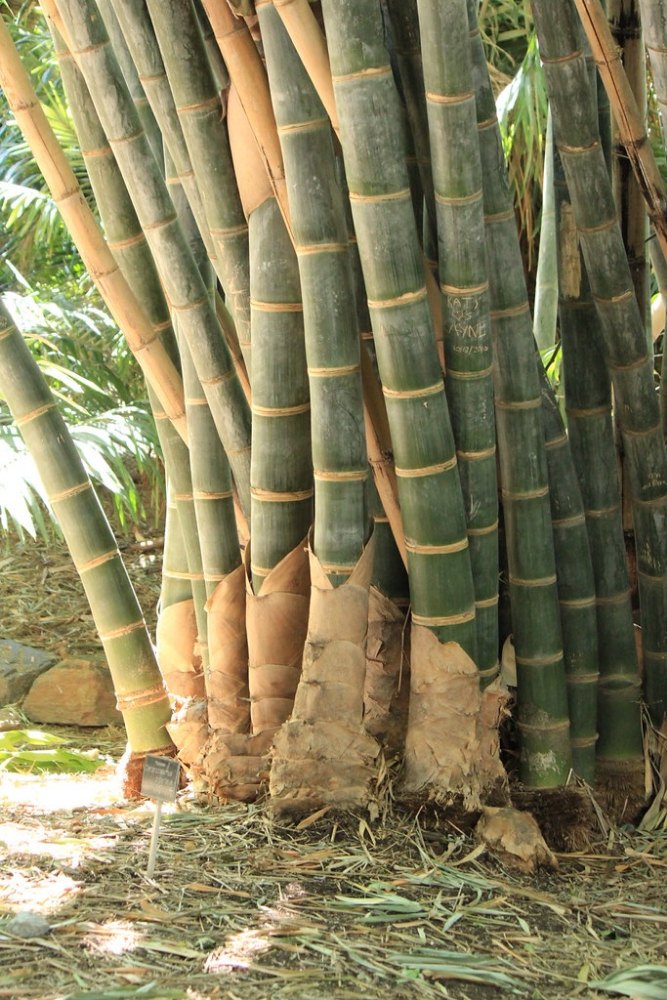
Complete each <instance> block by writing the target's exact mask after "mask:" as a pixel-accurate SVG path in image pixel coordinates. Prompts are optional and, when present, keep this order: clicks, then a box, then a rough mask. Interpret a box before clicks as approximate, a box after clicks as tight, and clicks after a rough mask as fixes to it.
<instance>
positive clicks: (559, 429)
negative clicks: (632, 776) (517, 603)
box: [537, 261, 599, 782]
mask: <svg viewBox="0 0 667 1000" xmlns="http://www.w3.org/2000/svg"><path fill="white" fill-rule="evenodd" d="M555 263H556V262H555V261H554V264H555ZM537 364H538V366H539V367H540V369H541V370H542V372H543V374H542V422H543V424H544V434H545V441H546V446H547V472H548V475H549V501H550V504H551V523H552V526H553V534H554V552H555V556H556V573H557V576H558V600H559V603H560V620H561V627H562V631H563V653H564V657H565V675H566V680H567V695H568V698H567V700H568V708H569V714H570V742H571V745H572V766H573V767H574V770H575V771H576V773H577V774H578V775H579V776H580V777H581V778H584V779H585V780H586V781H588V782H592V781H593V779H594V777H595V749H596V744H597V741H598V721H597V717H598V677H599V662H598V637H597V615H596V595H595V578H594V575H593V561H592V558H591V550H590V546H589V542H588V534H587V531H586V517H585V514H584V503H583V499H582V495H581V489H580V487H579V481H578V479H577V473H576V469H575V465H574V461H573V457H572V453H571V451H570V442H569V440H568V437H567V433H566V431H565V427H564V424H563V418H562V417H561V414H560V410H559V408H558V402H557V400H556V397H555V395H554V392H553V390H552V388H551V385H550V384H549V380H548V378H547V375H546V373H544V369H542V363H541V361H540V359H539V357H538V358H537Z"/></svg>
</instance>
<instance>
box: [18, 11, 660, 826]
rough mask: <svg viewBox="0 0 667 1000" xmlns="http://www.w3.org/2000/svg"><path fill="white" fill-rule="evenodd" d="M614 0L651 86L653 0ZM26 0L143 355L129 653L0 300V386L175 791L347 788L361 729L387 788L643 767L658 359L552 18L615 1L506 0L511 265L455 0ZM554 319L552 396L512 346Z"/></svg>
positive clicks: (328, 801) (28, 102)
mask: <svg viewBox="0 0 667 1000" xmlns="http://www.w3.org/2000/svg"><path fill="white" fill-rule="evenodd" d="M612 6H613V5H612ZM640 6H641V14H642V17H643V19H644V32H645V39H646V43H647V46H648V50H649V54H650V58H651V67H652V74H653V81H654V86H655V94H656V97H657V101H658V106H659V108H663V105H664V102H665V101H666V100H667V97H666V96H665V79H667V75H666V74H667V71H666V69H665V66H664V65H663V63H664V59H665V55H664V54H665V52H666V51H667V0H650V2H649V0H642V3H641V4H640ZM41 8H42V11H43V14H44V16H45V17H46V18H47V21H48V25H49V28H50V30H51V33H52V36H53V44H54V46H55V51H56V53H57V57H58V61H59V65H60V71H61V74H62V80H63V85H64V89H65V93H66V96H67V101H68V104H69V108H70V111H71V115H72V117H73V121H74V125H75V128H76V132H77V135H78V139H79V143H80V147H81V150H82V153H83V157H84V160H85V164H86V168H87V171H88V175H89V178H90V183H91V186H92V190H93V192H94V198H95V211H91V209H90V208H89V207H88V205H87V203H86V201H85V199H84V197H83V195H82V193H81V191H80V190H79V188H78V185H77V182H76V180H75V178H74V175H73V174H72V172H71V170H70V169H69V167H68V165H67V162H66V160H65V159H64V156H63V154H62V152H61V150H60V149H59V148H58V145H57V142H56V141H55V139H54V137H53V135H52V133H51V132H50V129H49V126H48V124H47V121H46V118H45V117H44V115H43V113H42V111H41V108H40V106H39V104H38V102H37V99H36V97H35V95H34V92H33V91H32V87H31V84H30V80H29V78H28V75H27V73H26V72H25V70H24V69H23V67H22V65H21V63H20V61H19V59H18V56H17V54H16V51H15V50H14V48H13V46H12V43H11V38H10V34H9V32H8V29H7V25H6V23H5V22H2V21H0V85H1V86H2V88H3V90H4V92H5V96H6V98H7V101H8V102H9V104H10V106H11V108H12V112H13V114H14V116H15V121H16V123H17V125H18V126H19V127H20V129H21V130H22V131H23V134H24V136H25V138H26V140H27V141H28V143H29V144H30V146H31V148H32V150H33V153H34V156H35V158H36V160H37V163H38V165H39V167H40V169H41V170H42V172H43V174H44V177H45V178H46V181H47V183H48V185H49V187H50V189H51V193H52V196H53V198H54V200H55V201H56V203H57V204H58V206H59V208H60V210H61V212H62V215H63V217H64V219H65V221H66V223H67V225H68V227H69V229H70V232H71V234H72V237H73V239H74V241H75V242H76V244H77V246H78V248H79V251H80V253H81V256H82V258H83V260H84V263H85V265H86V267H87V268H88V270H89V273H90V275H91V276H92V278H93V279H94V281H95V282H96V283H97V285H98V288H99V290H100V292H101V294H102V296H103V297H104V299H105V301H106V303H107V305H108V307H109V309H110V311H111V313H112V315H113V316H114V318H115V320H116V322H117V323H118V325H119V327H120V328H121V330H122V331H123V333H124V334H125V336H126V337H127V340H128V343H129V345H130V347H131V349H132V351H133V352H134V353H135V355H136V357H137V360H138V361H139V364H140V365H141V367H142V370H143V372H144V374H145V377H146V382H147V389H148V394H149V399H150V403H151V406H152V409H153V414H154V417H155V421H156V426H157V429H158V434H159V439H160V443H161V448H162V453H163V458H164V464H165V470H166V476H167V481H168V503H167V511H166V523H165V543H164V559H163V577H162V594H161V599H160V606H159V621H158V627H157V635H156V650H157V653H156V655H154V652H153V647H152V646H151V643H150V641H149V637H148V634H147V632H146V628H145V625H144V622H143V617H142V613H141V610H140V609H139V608H138V606H137V604H136V599H135V598H134V595H133V593H132V590H131V587H130V584H129V581H128V579H127V577H126V575H125V573H124V570H123V567H122V563H121V561H120V557H119V555H118V550H117V548H116V546H115V543H114V540H113V537H112V536H111V535H110V531H109V528H108V525H107V524H106V522H105V520H104V516H103V514H102V512H101V508H100V507H99V504H98V503H97V501H96V499H95V496H94V492H93V491H92V489H91V486H90V482H89V481H88V479H87V477H86V475H85V472H84V470H83V467H82V465H81V463H80V461H79V460H78V458H77V455H76V453H75V451H74V449H73V446H72V444H71V442H70V440H69V438H68V436H67V431H66V428H65V426H64V424H63V422H62V420H61V419H60V417H59V416H58V412H57V408H56V406H55V403H54V400H53V397H52V396H51V395H50V392H49V389H48V387H47V385H46V383H45V382H44V381H43V379H42V378H41V376H40V375H39V372H38V370H37V367H36V365H35V363H34V361H33V359H32V356H31V354H30V351H29V350H28V349H27V348H26V346H25V343H24V341H23V339H22V337H21V333H20V331H18V330H17V328H16V325H15V323H14V321H13V319H12V317H11V316H10V315H9V313H8V312H7V310H6V309H5V308H4V307H3V308H2V311H1V312H0V390H1V391H2V394H3V396H4V398H5V400H6V402H7V404H8V405H9V407H10V409H11V411H12V414H13V416H14V418H15V420H16V423H17V425H18V427H19V428H20V431H21V434H22V435H23V436H24V438H25V441H26V444H27V446H28V448H29V449H30V451H31V453H32V455H33V457H34V459H35V462H36V463H37V466H38V469H39V472H40V474H41V476H42V478H43V480H44V483H45V486H46V489H47V491H48V495H49V497H50V501H51V504H52V505H53V508H54V511H55V513H56V515H57V517H58V519H59V521H60V523H61V526H62V529H63V532H64V534H65V537H66V540H67V543H68V545H69V547H70V550H71V553H72V558H73V559H74V562H75V564H76V567H77V569H78V571H79V573H80V574H81V578H82V580H83V583H84V587H85V590H86V594H87V596H88V598H89V600H90V604H91V608H92V611H93V615H94V617H95V621H96V625H97V627H98V630H99V633H100V638H101V640H102V643H103V645H104V649H105V652H106V655H107V658H108V661H109V665H110V668H111V671H112V675H113V679H114V684H115V687H116V691H117V696H118V702H119V706H120V708H121V710H122V711H123V713H124V718H125V721H126V724H127V732H128V739H129V745H130V749H131V751H132V759H133V761H134V762H135V764H136V769H139V770H140V766H141V760H142V758H143V755H144V754H145V753H146V752H147V751H151V752H155V753H166V754H173V753H177V754H178V756H179V757H180V759H181V761H182V762H183V764H184V766H185V767H186V769H187V770H188V772H189V774H190V776H191V777H192V779H193V781H194V782H195V784H196V786H197V787H199V788H201V789H205V790H207V792H208V793H209V794H211V795H212V796H215V797H216V798H218V799H220V800H223V801H225V800H230V799H235V800H243V801H253V800H254V799H256V798H257V797H258V796H261V797H268V799H269V801H270V805H271V808H272V809H273V810H274V811H275V812H276V813H277V814H306V813H312V812H313V811H315V810H317V809H320V808H323V807H327V806H330V807H337V808H342V809H349V808H359V807H369V808H371V810H372V808H373V801H374V798H375V796H376V795H377V789H378V786H379V784H381V780H382V777H383V775H384V774H385V772H386V762H387V761H393V762H398V764H399V770H398V774H399V776H400V778H399V780H398V782H397V784H396V786H395V792H394V794H397V795H400V796H401V797H402V798H403V799H405V800H406V801H408V802H416V803H420V802H424V801H427V800H433V801H435V802H437V803H440V804H442V805H447V804H450V803H461V802H462V803H463V804H464V807H465V808H466V809H471V810H473V811H474V810H475V809H476V808H478V807H479V805H480V803H484V802H496V803H498V802H504V801H507V797H508V782H507V776H506V771H505V768H504V766H503V762H507V761H509V762H510V763H511V764H512V767H511V769H510V770H511V771H512V776H513V783H519V785H520V786H522V787H523V788H526V789H528V790H538V791H540V792H541V793H543V794H547V793H548V791H549V790H551V789H556V790H558V789H562V788H563V786H565V785H566V784H567V783H568V782H569V781H570V780H571V776H572V774H576V775H578V776H579V777H580V778H583V779H585V780H586V781H587V782H589V783H595V782H597V783H598V785H599V786H604V785H606V786H607V787H610V788H614V787H615V788H617V789H618V788H620V789H623V790H626V791H627V789H628V788H633V789H635V790H637V789H638V790H639V791H638V793H637V794H638V795H639V798H640V799H641V797H642V795H643V786H644V740H643V730H642V703H643V704H644V705H645V706H646V709H647V712H646V714H645V718H644V726H645V727H646V726H648V727H649V728H652V729H654V730H655V731H659V729H660V726H661V725H662V723H663V716H664V713H665V710H666V709H667V454H666V451H665V436H664V435H665V428H666V427H667V396H666V395H665V385H666V384H667V381H666V379H667V365H664V366H663V376H662V392H661V391H660V379H659V377H656V371H655V368H654V360H655V359H654V351H653V342H652V340H651V335H650V329H649V324H648V319H647V309H646V302H645V298H646V294H647V293H646V288H647V287H648V286H647V283H646V280H645V281H644V286H643V287H644V291H643V292H642V291H641V289H640V288H639V287H638V286H637V285H636V283H633V273H631V270H630V266H629V257H628V255H629V253H630V252H631V247H630V246H629V243H628V240H627V238H625V239H624V237H626V236H627V232H626V230H627V227H625V228H623V227H622V226H621V225H620V224H619V220H620V221H622V220H621V214H622V213H621V209H620V206H619V202H618V198H617V197H615V186H616V191H618V182H617V179H616V175H615V172H614V171H615V167H614V163H613V162H612V160H613V157H612V156H611V151H612V150H613V148H614V144H613V142H611V141H610V139H609V136H610V135H611V130H612V122H611V118H610V114H609V102H608V101H607V99H606V94H605V91H604V88H603V87H602V85H601V83H600V80H599V79H597V72H596V54H595V52H594V53H593V54H591V50H590V48H589V44H592V42H590V43H589V40H588V39H587V37H586V35H585V33H584V30H583V27H582V20H583V24H584V26H585V25H586V23H587V22H586V17H585V16H584V15H588V16H589V17H590V18H592V17H593V15H595V16H598V15H599V16H602V18H603V20H604V23H605V25H606V24H607V15H606V14H604V13H603V9H602V7H601V5H600V3H599V0H577V2H576V4H575V2H574V0H562V2H560V3H557V4H555V3H553V2H551V0H533V4H532V8H533V15H534V18H535V23H536V28H537V35H538V40H539V45H540V54H541V58H542V61H543V65H544V72H545V76H546V81H547V88H548V95H549V104H550V113H549V132H548V137H547V143H546V145H545V163H544V182H543V189H544V196H543V215H542V233H541V242H540V265H539V270H538V281H537V289H536V291H535V292H534V293H533V291H532V290H530V289H529V287H528V285H527V281H526V271H525V267H524V258H523V255H522V248H521V244H520V240H519V235H518V232H517V222H516V216H515V210H514V204H513V199H512V191H511V188H510V185H509V182H508V176H507V169H506V166H505V161H504V156H503V147H502V138H501V135H500V131H499V127H498V118H497V114H496V105H495V96H494V92H493V89H492V85H491V80H490V77H489V73H488V69H487V63H486V58H485V53H484V48H483V45H482V40H481V37H480V32H479V29H478V23H477V18H478V3H477V0H382V2H381V0H321V3H319V2H317V3H309V2H308V0H272V2H271V0H254V3H251V2H250V0H229V2H227V0H97V2H95V0H42V3H41ZM577 8H579V12H578V10H577ZM580 14H581V18H580ZM610 16H611V13H610ZM597 61H598V62H600V59H599V58H598V59H597ZM626 82H627V81H626ZM613 105H614V101H613V100H612V106H613ZM614 110H615V111H616V110H617V107H614ZM621 110H623V109H621ZM613 127H614V128H615V127H616V126H613ZM619 127H620V126H619ZM644 134H645V133H644ZM657 185H658V194H659V196H660V197H662V198H663V201H662V202H661V204H660V205H659V209H660V211H658V212H657V213H656V203H655V200H654V201H653V202H651V199H650V197H649V205H648V212H649V215H650V217H651V219H652V220H653V222H654V225H655V226H656V231H658V230H660V226H661V223H660V218H661V217H662V219H663V221H664V216H665V206H667V199H665V198H664V192H662V191H661V189H660V185H661V182H660V181H659V179H658V182H657ZM653 193H654V195H655V189H653ZM635 211H639V212H640V213H643V212H645V208H644V206H643V205H642V204H641V203H640V204H639V207H638V208H637V206H636V205H635ZM651 212H653V214H651ZM641 218H642V219H645V218H646V215H645V214H644V215H642V216H641ZM645 225H646V223H645V222H644V221H642V222H641V224H640V228H641V226H644V227H645ZM642 231H643V230H642ZM661 246H662V241H661V240H660V239H656V240H654V241H653V252H655V253H656V259H657V261H658V263H657V264H656V265H655V269H656V274H658V275H659V273H660V269H661V268H662V270H663V271H664V269H665V266H664V261H662V257H661ZM556 327H557V329H558V334H557V336H558V342H559V344H560V351H561V352H562V367H563V377H564V397H565V398H564V407H561V406H560V405H559V401H558V400H557V398H556V396H555V395H554V391H553V388H552V385H551V383H550V381H549V378H548V376H547V373H546V372H545V370H544V367H543V362H542V354H541V353H540V350H539V349H543V348H544V347H545V345H548V344H550V343H553V341H554V337H555V335H556V334H555V331H556ZM661 404H662V413H661ZM630 519H631V527H632V538H631V539H630V534H631V533H630V531H629V527H630ZM628 546H630V548H631V550H632V552H633V554H634V558H633V560H631V561H629V560H628V551H627V550H628ZM635 584H636V586H635ZM510 636H511V642H510V639H509V637H510ZM638 640H640V641H638ZM501 653H503V659H504V660H505V665H506V666H507V663H508V662H509V661H510V660H512V657H513V660H514V662H515V667H516V674H515V676H512V677H509V675H508V672H507V670H503V672H502V674H501V671H500V660H501ZM508 679H509V680H510V683H511V685H512V691H511V696H510V692H508V689H507V686H506V682H507V680H508ZM514 686H515V687H516V692H514ZM508 705H509V707H508ZM510 709H511V711H512V715H513V722H512V723H511V724H509V725H508V722H507V717H508V715H509V713H510ZM501 731H502V732H505V731H509V732H510V734H511V736H510V737H509V738H508V746H507V747H504V751H503V754H501V739H500V733H501ZM505 742H506V740H505V738H503V745H504V744H505ZM517 787H518V785H517ZM623 794H625V791H624V792H623Z"/></svg>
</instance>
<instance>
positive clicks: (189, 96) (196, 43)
mask: <svg viewBox="0 0 667 1000" xmlns="http://www.w3.org/2000/svg"><path fill="white" fill-rule="evenodd" d="M147 8H148V11H149V13H150V16H151V19H152V21H153V27H154V29H155V34H156V37H157V41H158V44H159V46H160V52H161V54H162V59H163V60H164V65H165V69H166V71H167V78H168V80H169V85H170V87H171V91H172V93H173V95H174V101H175V105H176V113H177V115H178V120H179V122H180V124H181V128H182V130H183V136H184V138H185V144H186V146H187V149H188V153H189V157H190V162H191V164H192V169H193V171H194V177H195V182H196V185H197V188H198V190H199V193H200V195H201V199H202V203H203V207H204V214H205V216H206V221H207V224H208V230H209V232H210V234H211V239H212V241H213V245H214V248H215V254H216V258H217V263H218V271H219V273H220V274H221V280H222V287H223V289H224V292H225V300H226V303H227V305H228V306H229V309H230V312H231V313H232V316H233V317H234V321H235V324H236V330H237V334H238V337H239V341H240V343H241V344H242V345H245V344H246V343H247V341H248V339H249V332H248V331H249V326H250V275H249V270H248V267H249V265H248V225H247V222H246V220H245V217H244V215H243V209H242V207H241V200H240V198H239V193H238V187H237V183H236V178H235V176H234V169H233V167H232V161H231V154H230V151H229V142H228V139H227V130H226V127H225V123H224V121H223V117H224V112H223V107H222V104H221V101H220V95H219V93H218V91H217V88H216V84H215V79H214V77H213V73H212V72H211V68H210V65H209V62H208V58H207V55H206V49H205V47H204V40H203V38H202V36H201V32H200V30H199V24H198V23H197V18H196V16H195V12H194V9H193V7H192V3H191V0H148V2H147Z"/></svg>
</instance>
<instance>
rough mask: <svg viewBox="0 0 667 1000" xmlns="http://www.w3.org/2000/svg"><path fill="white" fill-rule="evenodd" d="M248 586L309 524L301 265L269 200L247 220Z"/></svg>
mask: <svg viewBox="0 0 667 1000" xmlns="http://www.w3.org/2000/svg"><path fill="white" fill-rule="evenodd" d="M248 224H249V227H250V282H251V285H250V288H251V303H252V304H251V308H252V313H251V316H252V321H251V330H252V349H253V353H252V378H251V381H252V387H253V400H252V442H253V445H252V462H251V466H250V477H251V504H252V507H251V510H252V514H251V522H252V564H251V572H252V585H253V591H254V593H255V594H257V595H259V594H261V592H262V584H263V582H264V580H265V579H266V577H267V576H268V575H269V573H270V571H271V570H272V569H273V567H274V566H277V565H278V563H279V562H280V561H281V559H283V557H284V556H286V555H287V554H288V552H291V551H292V549H294V548H295V546H297V545H298V544H299V542H302V541H303V540H304V538H305V537H306V535H307V534H308V530H309V528H310V525H311V523H312V514H313V471H312V458H311V451H310V434H311V429H310V403H309V396H308V375H307V370H306V354H305V347H304V316H303V309H304V307H303V305H302V303H301V287H300V283H299V268H298V265H297V259H296V255H295V253H294V248H293V247H292V243H291V240H290V238H289V235H288V233H287V229H286V228H285V223H284V222H283V219H282V216H281V214H280V210H279V208H278V205H277V202H276V199H275V198H274V197H272V196H271V197H269V198H267V200H266V201H264V202H263V203H262V204H261V205H259V206H258V207H257V208H256V209H255V210H254V212H252V214H251V215H250V218H249V220H248Z"/></svg>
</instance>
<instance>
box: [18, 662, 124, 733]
mask: <svg viewBox="0 0 667 1000" xmlns="http://www.w3.org/2000/svg"><path fill="white" fill-rule="evenodd" d="M22 707H23V711H24V712H25V714H26V715H27V716H28V718H29V719H31V720H32V721H33V722H42V723H46V722H49V723H57V724H59V725H67V726H108V725H109V724H111V723H119V722H121V721H122V716H121V714H120V712H119V711H118V709H117V708H116V696H115V694H114V690H113V684H112V682H111V674H110V673H109V670H108V668H107V667H106V666H104V664H102V663H96V662H94V661H92V660H62V661H61V662H60V663H57V664H56V665H55V666H54V667H51V669H50V670H47V671H46V672H45V673H43V674H42V675H41V676H40V677H38V678H37V680H36V681H35V683H34V684H33V686H32V687H31V689H30V691H29V692H28V695H27V697H26V699H25V701H24V702H23V706H22Z"/></svg>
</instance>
